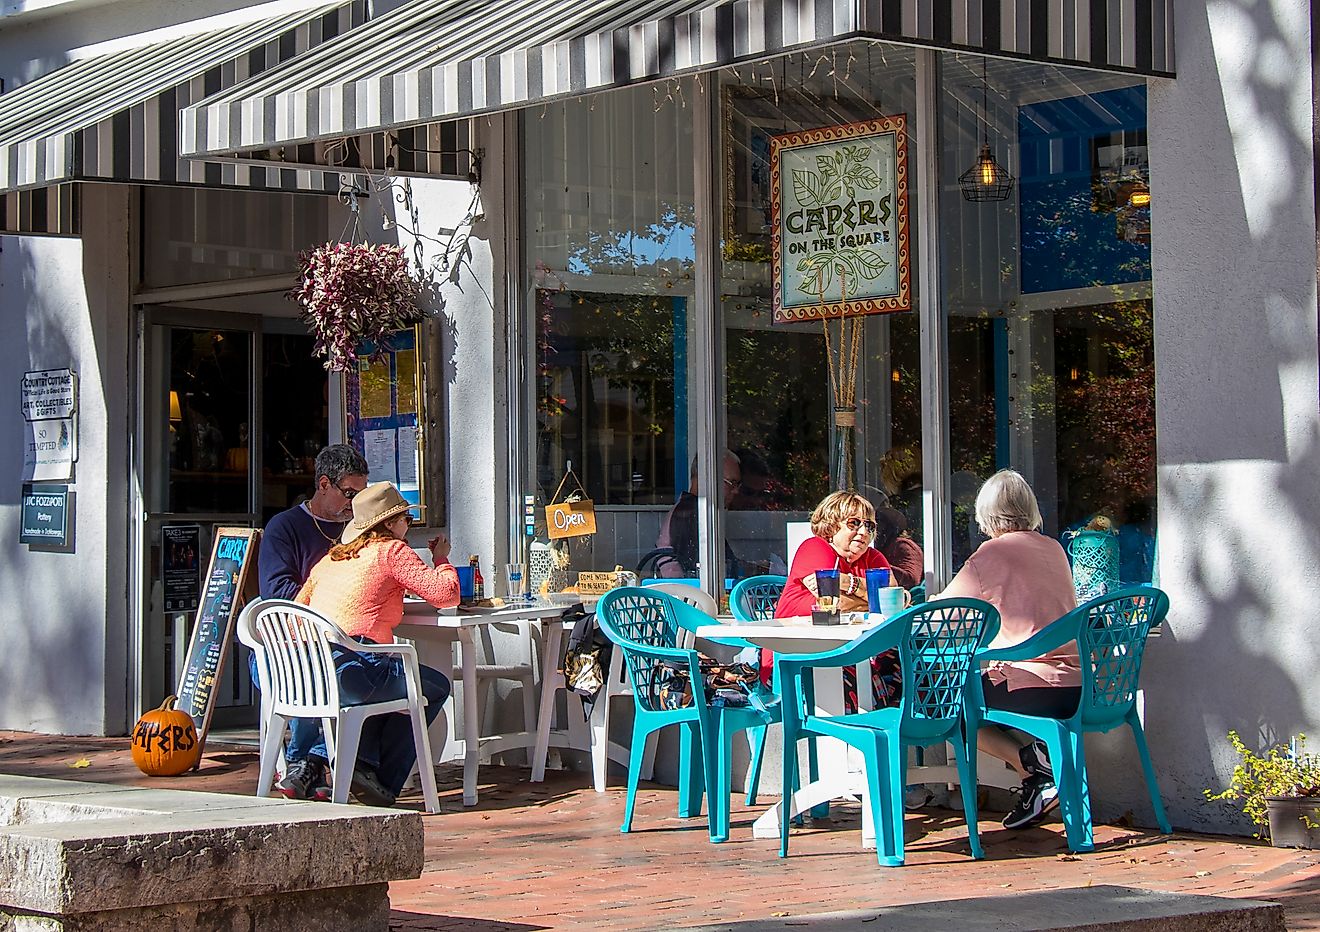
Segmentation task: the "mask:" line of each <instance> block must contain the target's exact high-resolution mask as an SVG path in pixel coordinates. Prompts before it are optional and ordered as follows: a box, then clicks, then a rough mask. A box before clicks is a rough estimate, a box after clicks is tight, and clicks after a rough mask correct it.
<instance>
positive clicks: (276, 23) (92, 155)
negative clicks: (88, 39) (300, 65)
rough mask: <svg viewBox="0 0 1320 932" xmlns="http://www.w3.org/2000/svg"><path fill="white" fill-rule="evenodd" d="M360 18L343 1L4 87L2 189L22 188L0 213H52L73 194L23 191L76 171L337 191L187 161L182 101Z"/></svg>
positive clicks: (86, 176)
mask: <svg viewBox="0 0 1320 932" xmlns="http://www.w3.org/2000/svg"><path fill="white" fill-rule="evenodd" d="M365 18H366V2H365V0H351V2H344V0H339V2H337V3H332V4H325V5H322V6H317V7H307V8H304V9H302V10H300V11H298V12H296V13H290V14H287V15H283V16H279V17H274V18H268V19H261V20H257V21H254V22H246V23H242V24H240V25H233V26H228V27H226V28H222V29H216V30H211V31H204V32H199V33H195V34H192V35H187V36H182V37H178V38H173V39H170V40H167V41H163V42H157V43H152V44H148V45H143V46H137V47H134V48H131V49H126V50H123V51H115V52H110V53H107V54H103V55H96V56H93V57H89V58H85V59H80V60H76V61H73V62H71V63H70V64H68V65H65V66H64V67H62V68H59V69H57V70H55V71H53V72H51V73H50V74H47V75H45V76H43V77H41V78H38V79H36V80H33V81H31V82H29V83H27V84H24V85H22V86H21V87H19V88H17V89H15V90H13V91H10V92H9V93H7V94H4V95H2V96H0V192H20V193H23V194H24V195H25V196H23V197H17V196H13V195H11V196H9V197H7V198H6V199H5V201H6V204H5V207H6V214H5V216H3V217H0V221H3V222H6V223H8V222H10V221H13V220H14V219H15V217H18V216H21V215H23V214H28V215H30V217H29V220H30V221H35V219H36V217H37V216H38V215H45V216H47V217H48V218H49V217H50V216H51V214H50V210H51V207H50V205H52V204H54V205H59V204H67V203H68V200H67V199H66V198H64V197H63V196H62V195H59V192H58V190H57V189H55V188H52V195H53V196H52V197H49V198H44V199H43V198H41V197H40V196H36V200H34V199H33V196H32V195H30V194H27V192H31V191H34V190H37V189H42V188H46V187H48V186H57V185H59V184H60V183H62V182H72V181H116V182H126V183H163V184H205V185H211V186H233V187H247V188H263V189H281V190H315V191H325V190H329V191H334V190H337V188H338V179H337V176H334V175H328V174H327V173H325V172H320V171H303V172H295V171H291V170H281V169H270V168H265V167H257V166H240V165H219V164H207V163H204V162H197V161H191V160H188V159H182V158H180V154H179V147H178V142H179V140H178V111H179V108H180V107H183V106H187V105H189V104H193V103H196V102H197V101H200V100H202V99H203V98H205V97H207V96H208V95H211V94H214V93H216V92H219V91H222V90H224V89H225V88H228V87H232V86H234V85H236V84H239V83H242V82H244V81H246V80H248V79H249V78H251V77H253V76H254V75H258V74H260V73H262V72H264V71H266V70H268V69H271V68H274V67H275V66H277V65H280V64H282V63H287V62H288V61H289V60H290V59H293V58H294V57H296V56H298V55H300V54H305V53H306V52H307V51H308V50H309V49H313V48H315V47H316V46H319V45H321V44H322V43H323V42H326V41H327V40H329V39H332V38H334V37H335V36H338V35H341V34H343V33H346V32H348V31H350V30H351V29H352V28H353V27H354V26H357V25H360V24H361V23H362V22H363V21H364V20H365ZM37 201H41V203H37ZM11 215H12V216H11ZM55 216H56V219H58V217H59V216H60V215H59V214H58V213H57V214H56V215H55ZM24 225H26V224H24ZM35 232H46V231H41V230H38V231H35ZM49 232H70V231H69V230H67V229H63V228H61V229H59V230H50V231H49Z"/></svg>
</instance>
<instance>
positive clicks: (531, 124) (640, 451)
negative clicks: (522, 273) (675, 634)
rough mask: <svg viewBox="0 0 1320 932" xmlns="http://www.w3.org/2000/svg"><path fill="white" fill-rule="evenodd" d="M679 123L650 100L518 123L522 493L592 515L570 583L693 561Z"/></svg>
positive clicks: (687, 167) (687, 203) (680, 106)
mask: <svg viewBox="0 0 1320 932" xmlns="http://www.w3.org/2000/svg"><path fill="white" fill-rule="evenodd" d="M692 122H693V116H692V111H691V110H690V109H689V108H688V107H687V106H686V104H685V102H684V100H683V97H682V94H681V93H674V92H673V91H672V89H670V90H664V91H662V90H660V89H659V88H637V89H629V90H621V91H615V92H611V93H606V94H598V95H595V96H593V97H589V98H584V99H581V100H575V101H569V102H566V103H560V104H553V105H548V106H545V107H543V108H538V109H535V110H529V111H528V112H527V114H526V115H525V118H524V128H525V140H526V142H525V150H524V163H525V165H526V172H527V181H526V205H527V207H526V210H527V213H526V221H525V254H526V257H527V265H528V268H527V274H528V279H529V281H530V283H531V286H532V290H531V293H530V295H529V299H528V300H529V304H530V305H531V307H532V313H533V315H534V319H535V330H534V345H533V346H532V347H530V352H531V353H532V354H533V360H532V364H531V365H530V366H529V370H531V372H532V373H533V374H532V379H533V385H532V394H533V396H534V397H533V399H532V402H533V404H534V405H535V422H534V430H535V449H536V456H535V460H534V464H535V482H536V493H537V496H538V499H539V500H540V501H541V502H546V501H549V500H551V499H552V498H554V497H555V496H556V493H558V494H559V496H560V497H561V498H562V496H563V495H564V494H567V493H568V492H570V491H572V490H573V487H574V485H573V484H574V482H580V483H581V487H582V491H583V492H585V494H586V496H587V497H589V498H590V499H591V500H592V501H593V502H594V504H595V511H596V533H595V534H594V535H593V536H592V537H591V538H590V541H589V543H587V544H583V545H574V547H573V548H572V549H571V551H570V553H571V558H572V567H571V571H580V570H583V569H589V570H594V569H609V568H611V567H613V566H615V565H620V566H624V567H626V568H628V569H634V568H639V567H640V569H641V571H642V573H643V575H654V576H661V575H663V576H668V575H674V576H682V575H687V574H688V573H689V571H690V570H691V569H692V568H693V567H694V566H695V562H696V560H697V553H698V552H699V550H700V548H699V545H698V541H697V537H696V515H695V511H694V510H693V509H692V508H691V507H690V502H688V501H687V500H686V499H683V500H681V501H680V496H681V495H682V493H683V492H684V490H686V489H687V487H688V481H689V474H690V469H691V467H690V463H691V460H692V457H693V456H694V454H695V448H694V445H693V444H694V442H695V441H694V438H693V435H692V431H691V429H690V427H689V424H690V420H691V419H690V414H689V397H690V386H691V384H692V379H693V378H694V376H695V373H693V372H692V371H691V363H690V359H689V356H688V353H687V350H686V348H687V346H688V345H689V342H690V338H691V336H690V334H691V328H692V322H691V314H692V298H693V293H694V292H693V281H692V267H693V261H694V246H693V216H694V205H693V186H692V158H693V156H692ZM570 464H571V466H572V471H573V476H572V477H570V479H569V482H568V483H567V484H565V483H564V478H565V476H566V475H567V473H568V469H569V466H570ZM680 506H681V507H680ZM671 510H676V512H677V518H674V517H673V516H672V515H671V514H670V512H671ZM689 519H690V520H689ZM571 571H570V572H571Z"/></svg>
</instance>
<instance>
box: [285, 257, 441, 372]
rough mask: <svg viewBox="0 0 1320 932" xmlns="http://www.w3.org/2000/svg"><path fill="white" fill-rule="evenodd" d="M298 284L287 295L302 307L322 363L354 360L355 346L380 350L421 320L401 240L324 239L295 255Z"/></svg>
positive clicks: (340, 366) (342, 365) (334, 366)
mask: <svg viewBox="0 0 1320 932" xmlns="http://www.w3.org/2000/svg"><path fill="white" fill-rule="evenodd" d="M298 258H299V269H298V284H297V285H296V286H294V288H293V289H292V290H291V291H290V292H289V293H288V294H287V295H286V297H287V298H288V299H289V300H291V301H296V302H297V303H298V304H299V306H301V307H302V319H303V321H304V322H305V323H306V324H307V327H308V329H309V330H310V331H311V333H312V336H313V337H315V339H316V344H315V347H314V348H313V352H315V353H316V354H317V355H319V356H324V357H325V367H326V368H327V369H330V370H332V371H338V372H342V371H344V370H346V369H351V368H353V367H355V366H356V364H357V359H358V347H359V346H360V345H361V344H363V343H371V344H373V345H374V347H375V350H374V351H373V355H383V354H384V352H385V349H386V341H387V340H388V338H389V336H390V334H392V333H394V332H396V331H398V330H403V329H405V328H407V327H411V326H413V325H414V324H417V323H420V322H421V321H422V319H423V317H424V315H423V314H422V311H421V309H420V308H419V307H418V306H417V298H418V294H419V292H420V288H419V286H418V283H417V280H416V279H414V278H413V276H412V274H411V270H410V268H409V262H408V256H407V255H406V253H405V252H404V249H403V247H401V246H390V245H387V244H384V243H324V244H322V245H320V246H317V247H316V248H315V249H312V250H309V251H307V252H304V253H302V255H300V256H299V257H298Z"/></svg>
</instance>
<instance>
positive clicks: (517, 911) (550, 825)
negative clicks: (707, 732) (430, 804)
mask: <svg viewBox="0 0 1320 932" xmlns="http://www.w3.org/2000/svg"><path fill="white" fill-rule="evenodd" d="M84 761H85V762H86V764H85V766H81V767H77V766H74V765H76V764H80V763H82V762H84ZM0 772H4V773H18V774H29V775H33V776H49V777H64V778H68V779H77V780H92V781H98V782H105V783H116V784H118V783H132V784H136V785H142V786H166V787H176V788H179V789H193V790H205V791H212V792H229V793H248V792H251V791H252V788H253V785H254V781H255V779H256V772H257V760H256V754H255V752H253V751H251V750H246V749H239V748H225V747H217V746H212V747H211V748H210V749H208V751H207V754H206V758H205V760H204V763H203V766H202V768H201V770H200V771H199V772H198V773H196V774H193V775H189V776H185V777H180V778H175V779H170V780H166V779H154V780H153V779H151V778H148V777H144V776H143V775H142V774H140V773H138V771H137V770H136V769H135V768H134V767H133V765H132V763H131V761H130V760H129V757H128V753H127V742H126V741H125V740H123V739H99V738H64V737H59V738H53V737H47V736H41V735H27V734H16V733H12V732H0ZM441 776H442V782H441V801H442V804H443V806H444V812H443V814H441V815H440V816H436V817H431V818H428V819H427V869H426V872H425V873H424V874H423V875H422V876H421V877H420V878H419V879H417V880H412V881H405V882H401V883H396V884H394V885H392V887H391V901H392V904H393V907H394V923H393V925H394V927H395V928H397V929H400V930H427V932H439V930H445V932H451V930H455V932H456V930H471V932H523V930H527V932H531V930H541V929H570V928H579V929H580V928H609V929H619V930H626V929H674V928H682V927H685V926H694V925H700V924H702V923H707V922H715V921H731V920H736V919H753V918H767V917H772V916H788V917H793V916H801V915H803V914H807V913H816V912H825V911H830V910H841V909H860V908H864V907H868V906H877V905H885V904H898V903H913V902H921V901H925V900H936V899H945V898H955V897H973V896H1012V895H1013V894H1016V893H1022V892H1026V891H1033V890H1042V889H1051V888H1063V887H1082V886H1087V885H1090V884H1101V883H1111V884H1121V885H1125V886H1133V887H1142V888H1146V889H1152V890H1165V891H1177V892H1194V893H1210V894H1222V895H1226V896H1248V897H1255V898H1260V899H1272V900H1275V901H1278V902H1282V903H1284V904H1285V905H1286V906H1287V907H1288V911H1289V928H1292V929H1299V930H1300V929H1315V930H1320V852H1305V851H1291V850H1283V849H1274V848H1270V847H1268V846H1265V845H1261V844H1258V843H1256V842H1254V841H1252V840H1250V839H1236V838H1224V837H1217V836H1205V835H1184V834H1175V835H1173V836H1167V837H1165V836H1160V835H1158V834H1153V833H1150V832H1145V831H1141V830H1135V829H1131V828H1126V827H1123V826H1098V827H1097V829H1096V848H1097V850H1096V851H1095V852H1094V853H1092V854H1088V855H1082V856H1072V855H1068V854H1067V852H1066V848H1065V847H1064V844H1063V838H1062V827H1061V826H1060V825H1058V824H1057V823H1053V824H1046V825H1045V826H1043V827H1041V828H1037V829H1032V830H1029V831H1025V832H1007V831H1004V830H1003V829H1001V828H1000V827H999V825H998V823H997V822H996V821H994V820H993V819H986V820H985V821H983V822H982V823H981V831H982V841H983V844H984V845H985V851H986V859H985V860H984V861H981V862H975V861H972V860H971V859H970V858H969V857H968V856H967V854H966V853H965V852H966V847H965V841H964V838H965V835H964V832H963V829H962V828H961V821H960V818H959V816H958V815H957V814H956V813H953V812H950V811H947V810H941V809H931V810H928V811H923V812H921V813H913V814H909V816H908V823H907V829H908V840H909V847H908V866H907V867H904V868H899V869H885V868H880V867H879V866H877V864H876V862H875V856H874V854H873V853H871V852H866V851H862V850H861V848H860V847H859V844H860V839H859V833H858V825H859V821H860V808H859V807H858V806H856V805H852V806H849V805H843V806H836V807H835V808H834V810H832V813H831V819H830V821H829V822H826V823H825V824H823V825H822V824H820V823H817V824H816V825H814V826H812V827H810V828H806V829H801V830H796V831H795V833H794V837H793V847H792V852H793V855H792V857H791V858H789V859H788V860H787V861H782V860H780V859H779V858H777V857H776V856H775V854H776V845H775V843H774V842H773V841H768V840H754V839H753V838H752V837H751V822H752V819H753V818H754V815H755V812H754V811H753V810H750V809H748V808H747V807H745V806H742V805H741V801H740V800H739V801H738V802H737V804H736V805H735V808H734V816H733V823H734V824H733V837H732V839H731V840H730V841H729V842H728V843H726V844H723V845H711V844H709V843H708V842H707V841H706V837H705V823H704V820H702V819H690V820H685V819H678V818H677V817H676V816H675V814H674V812H675V792H674V790H673V789H671V788H669V787H659V786H652V787H647V788H646V789H645V790H644V791H643V792H641V793H640V794H639V796H638V804H637V814H636V819H635V822H634V832H633V833H632V834H630V835H621V834H620V833H619V822H620V820H621V818H622V815H623V792H622V790H621V789H617V790H616V789H613V788H612V789H611V791H610V792H609V793H606V794H603V795H598V794H596V793H594V792H592V791H591V789H590V787H589V778H588V776H587V775H586V774H574V773H559V774H555V773H552V774H550V775H549V777H548V779H547V781H546V783H544V784H542V785H539V786H538V785H534V784H531V783H529V782H527V771H526V770H525V769H521V768H513V767H487V768H482V786H481V803H480V805H478V806H477V807H474V808H472V809H465V808H464V807H463V806H462V804H461V772H460V770H459V769H458V768H456V767H447V768H442V771H441ZM405 803H406V804H411V805H418V804H419V803H420V800H418V799H412V800H407V799H406V800H405ZM418 807H419V808H420V806H419V805H418Z"/></svg>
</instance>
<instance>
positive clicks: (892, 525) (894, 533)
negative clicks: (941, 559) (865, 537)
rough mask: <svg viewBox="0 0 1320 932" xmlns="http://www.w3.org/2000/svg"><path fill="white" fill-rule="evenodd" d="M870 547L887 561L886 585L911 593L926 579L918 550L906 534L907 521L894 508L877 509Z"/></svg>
mask: <svg viewBox="0 0 1320 932" xmlns="http://www.w3.org/2000/svg"><path fill="white" fill-rule="evenodd" d="M875 525H876V530H875V543H874V544H873V546H874V547H875V549H876V550H879V551H880V552H881V553H882V554H884V556H885V559H886V560H888V561H889V571H890V574H891V575H890V580H889V581H890V584H891V585H899V586H902V587H903V588H904V589H911V588H912V587H913V586H916V585H920V583H921V581H922V580H923V579H924V578H925V575H926V562H925V558H924V557H923V556H922V553H921V547H920V545H918V544H917V542H916V541H915V540H913V539H912V537H911V536H910V535H909V534H908V531H907V518H905V517H904V516H903V512H901V511H899V510H898V509H897V508H888V507H886V508H877V509H876V512H875Z"/></svg>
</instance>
